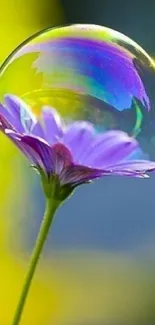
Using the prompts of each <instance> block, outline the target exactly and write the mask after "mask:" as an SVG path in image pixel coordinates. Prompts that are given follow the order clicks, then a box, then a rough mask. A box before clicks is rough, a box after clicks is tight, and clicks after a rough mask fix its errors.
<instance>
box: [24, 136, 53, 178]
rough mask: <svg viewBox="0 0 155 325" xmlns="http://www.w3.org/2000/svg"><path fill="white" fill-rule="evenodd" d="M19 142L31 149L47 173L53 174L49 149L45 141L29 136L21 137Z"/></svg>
mask: <svg viewBox="0 0 155 325" xmlns="http://www.w3.org/2000/svg"><path fill="white" fill-rule="evenodd" d="M21 142H22V143H23V144H26V145H27V146H28V147H30V148H32V149H33V150H34V152H35V153H36V154H37V156H38V157H39V158H40V161H41V162H42V165H43V166H44V169H45V171H46V172H47V173H51V172H53V168H52V167H53V164H52V156H51V147H50V146H49V145H48V143H47V142H46V141H44V140H43V139H41V138H37V137H35V136H33V135H32V136H31V135H23V136H21Z"/></svg>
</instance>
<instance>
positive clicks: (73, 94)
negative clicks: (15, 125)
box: [0, 25, 155, 158]
mask: <svg viewBox="0 0 155 325" xmlns="http://www.w3.org/2000/svg"><path fill="white" fill-rule="evenodd" d="M154 89H155V63H154V61H153V59H152V58H151V57H150V56H149V55H148V54H147V53H146V52H145V51H144V50H143V49H142V48H141V47H140V46H139V45H138V44H136V43H135V42H134V41H132V40H131V39H129V38H128V37H126V36H125V35H123V34H121V33H119V32H116V31H114V30H111V29H109V28H106V27H102V26H96V25H71V26H65V27H58V28H53V29H48V30H46V31H43V32H41V33H39V34H37V35H35V36H34V37H32V38H30V39H29V40H28V41H26V42H25V43H23V44H22V45H21V46H19V48H18V49H17V50H15V51H14V53H12V54H11V55H10V57H9V58H8V59H7V60H6V61H5V62H4V64H3V65H2V67H1V70H0V100H1V102H4V101H5V95H8V94H11V95H16V96H18V97H19V98H20V99H22V100H24V101H25V102H26V103H27V104H29V107H30V109H32V111H33V112H34V113H35V114H37V115H39V114H40V112H41V108H42V107H43V106H45V105H48V106H51V107H53V108H55V109H56V110H57V111H58V112H59V114H60V115H61V116H62V117H63V118H64V120H65V123H70V122H71V121H74V120H85V121H90V122H92V123H93V124H94V126H95V129H96V131H97V132H103V131H105V130H109V129H119V130H123V131H126V132H127V133H128V134H129V135H131V136H134V137H136V138H137V139H138V141H139V143H140V147H141V153H142V156H145V157H146V156H149V157H151V158H155V107H154V102H155V98H154V97H155V95H154V93H155V91H154ZM21 118H23V119H24V118H25V117H24V116H22V117H21ZM138 158H139V157H138Z"/></svg>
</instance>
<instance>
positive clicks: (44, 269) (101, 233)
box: [0, 0, 155, 325]
mask: <svg viewBox="0 0 155 325" xmlns="http://www.w3.org/2000/svg"><path fill="white" fill-rule="evenodd" d="M0 18H1V19H0V27H1V28H0V37H1V46H2V50H1V53H0V60H1V62H3V60H4V58H5V57H6V56H7V55H8V54H9V53H10V51H12V50H13V49H14V48H15V47H16V46H17V45H18V44H19V43H20V42H22V41H23V40H24V39H25V38H27V37H28V36H30V35H31V34H33V33H34V32H36V31H39V30H41V29H43V28H46V27H49V26H57V25H60V24H70V23H94V24H101V25H104V26H107V27H110V28H113V29H116V30H118V31H120V32H122V33H124V34H126V35H127V36H129V37H131V38H133V39H134V40H135V41H137V42H138V43H139V44H140V45H142V46H143V47H144V49H146V50H147V51H148V52H149V54H151V55H152V57H153V56H155V2H154V1H151V0H148V1H145V0H143V1H140V0H138V1H133V0H131V1H129V2H126V1H123V0H122V1H121V0H116V1H112V0H111V1H108V0H107V1H105V0H96V1H93V0H85V1H84V0H78V1H76V0H74V1H73V0H61V1H60V0H59V1H57V0H55V1H48V0H45V1H41V0H40V1H36V0H31V1H30V0H29V1H25V0H23V1H20V0H16V1H13V0H6V1H5V3H3V4H2V5H1V12H0ZM0 143H1V151H0V177H1V190H0V194H1V196H0V197H1V198H0V206H1V208H0V214H1V221H0V235H1V236H0V244H1V248H0V254H1V258H0V279H1V280H0V325H9V324H10V320H11V317H12V315H13V311H14V308H15V305H16V302H17V298H18V295H19V290H20V288H21V285H22V281H23V276H24V272H25V270H26V266H27V261H28V258H29V255H30V252H31V249H32V247H33V245H34V242H35V238H36V234H37V232H38V229H39V225H40V221H41V219H42V215H43V211H44V199H43V195H42V191H41V188H40V181H39V178H38V176H37V175H35V173H34V172H33V171H32V170H31V169H30V168H29V166H28V163H27V161H26V160H25V159H24V158H23V157H21V155H20V154H19V153H18V151H17V150H16V149H15V148H14V147H13V145H12V144H10V142H9V141H8V140H7V139H5V137H4V136H3V135H0ZM154 190H155V175H154V176H151V178H150V179H146V180H138V179H126V178H117V177H113V178H112V177H108V178H104V179H102V180H98V181H96V182H95V183H93V184H91V185H85V186H81V187H80V188H79V189H78V190H77V191H76V193H75V194H74V196H72V197H71V199H69V200H68V201H67V202H66V203H65V205H64V206H62V207H61V209H60V210H59V211H58V213H57V216H56V218H55V221H54V224H53V227H52V230H51V233H50V236H49V239H48V243H47V245H46V248H45V254H44V258H43V259H42V261H41V263H40V264H39V268H38V272H37V276H36V280H35V281H34V282H35V283H34V286H33V288H32V291H31V293H30V299H29V302H28V304H27V306H26V308H25V312H24V317H23V320H22V322H21V324H23V325H24V324H25V325H30V324H33V325H35V324H36V325H51V324H55V325H67V324H72V325H73V324H75V325H76V324H78V325H79V324H81V325H84V324H85V325H87V324H90V325H93V324H104V325H117V324H119V325H124V324H129V325H131V324H132V325H133V324H135V325H137V324H141V325H153V324H154V323H155V311H154V304H155V276H154V270H155V200H154Z"/></svg>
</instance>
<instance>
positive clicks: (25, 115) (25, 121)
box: [5, 95, 37, 133]
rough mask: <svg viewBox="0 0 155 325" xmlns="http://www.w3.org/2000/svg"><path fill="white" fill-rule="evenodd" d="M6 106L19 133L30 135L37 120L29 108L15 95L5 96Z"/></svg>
mask: <svg viewBox="0 0 155 325" xmlns="http://www.w3.org/2000/svg"><path fill="white" fill-rule="evenodd" d="M5 106H6V107H7V109H8V110H9V112H10V114H11V115H12V117H13V118H14V124H13V125H14V127H15V128H16V130H17V131H18V132H24V133H30V132H31V130H32V128H33V126H34V125H35V124H36V122H37V120H36V118H35V116H34V115H33V113H32V112H31V109H30V108H29V106H28V105H27V104H26V103H25V102H24V101H23V100H21V99H20V98H19V97H17V96H14V95H6V96H5Z"/></svg>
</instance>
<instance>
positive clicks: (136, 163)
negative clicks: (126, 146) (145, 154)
mask: <svg viewBox="0 0 155 325" xmlns="http://www.w3.org/2000/svg"><path fill="white" fill-rule="evenodd" d="M111 170H112V171H120V170H122V171H130V172H138V173H146V172H152V171H155V162H153V161H149V160H131V161H124V162H122V163H120V164H117V165H114V166H111Z"/></svg>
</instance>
